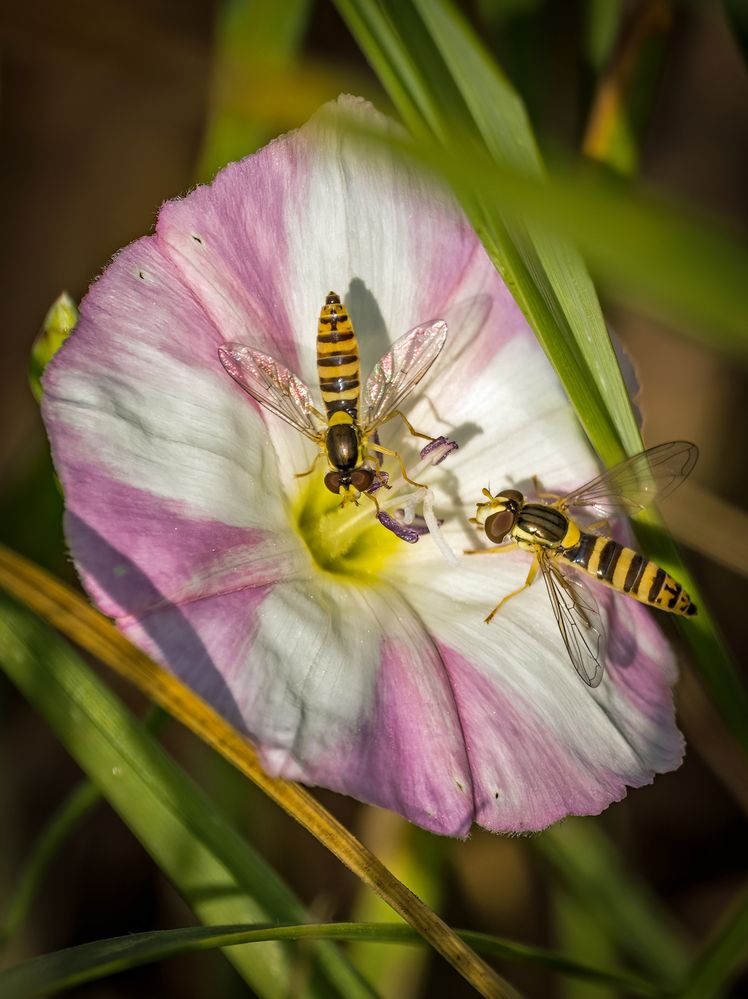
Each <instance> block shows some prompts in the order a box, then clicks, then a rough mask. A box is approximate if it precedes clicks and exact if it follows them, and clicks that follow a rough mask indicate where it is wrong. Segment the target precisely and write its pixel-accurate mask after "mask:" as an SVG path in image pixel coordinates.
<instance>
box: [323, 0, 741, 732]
mask: <svg viewBox="0 0 748 999" xmlns="http://www.w3.org/2000/svg"><path fill="white" fill-rule="evenodd" d="M337 3H338V7H339V8H340V10H341V12H342V13H343V14H344V15H345V16H346V17H348V18H349V23H350V25H351V27H352V29H353V30H354V33H358V37H359V41H360V42H361V44H362V45H364V46H365V50H366V53H367V55H369V57H370V59H371V61H372V62H373V64H375V65H377V63H378V62H382V61H386V59H387V52H388V50H389V49H390V48H392V47H393V46H395V45H396V44H399V45H400V47H401V48H400V52H401V53H402V52H405V53H407V54H408V57H409V60H410V61H409V64H408V69H409V77H408V78H410V77H413V78H416V79H418V80H419V84H420V87H421V89H422V90H425V91H426V92H428V91H429V87H430V85H431V83H432V80H434V81H435V82H434V83H433V87H434V91H433V92H434V94H440V95H444V94H445V90H446V88H447V83H445V77H449V78H450V79H452V78H453V82H454V88H453V89H454V92H453V93H452V94H451V96H444V97H443V99H442V101H441V105H440V106H442V107H445V108H448V109H455V108H459V103H460V101H461V100H462V97H463V96H464V98H465V100H464V104H465V106H466V107H468V108H469V110H468V112H466V115H467V120H466V121H464V122H463V121H459V120H458V119H457V118H455V119H453V120H452V122H451V134H450V140H449V141H448V142H447V143H445V142H443V141H441V140H440V136H439V135H434V134H433V133H434V130H433V129H430V128H429V126H428V123H427V122H426V121H425V120H424V119H420V120H417V121H416V123H415V125H414V124H413V120H414V118H415V119H417V118H418V102H417V101H411V102H406V103H405V104H404V105H403V106H402V107H401V108H400V111H401V113H402V114H403V117H404V118H405V120H406V123H407V124H408V126H409V127H410V128H411V131H413V133H414V135H415V139H414V141H412V142H408V141H406V140H404V139H403V140H399V139H398V138H397V137H393V136H391V135H389V136H382V135H381V134H379V135H378V136H373V138H378V141H379V142H380V143H381V142H386V143H387V144H388V145H389V146H390V147H392V148H400V149H401V151H402V152H403V153H404V154H406V155H408V154H410V155H411V156H412V157H413V158H415V159H416V160H417V161H418V162H420V163H421V165H422V166H424V167H426V168H429V169H431V170H432V171H434V172H437V173H438V174H439V175H441V176H442V177H444V178H445V179H446V180H447V181H448V183H449V184H450V185H451V186H452V188H453V189H454V191H455V193H456V194H457V196H458V197H459V198H460V199H461V201H462V203H463V206H464V207H465V209H466V211H467V212H468V214H469V216H470V218H471V219H472V221H473V223H474V225H475V226H476V229H477V231H478V234H479V235H480V237H481V239H482V240H483V242H484V245H485V246H486V250H487V252H488V253H489V255H490V256H491V258H492V260H493V261H494V263H495V264H496V267H497V269H498V270H499V271H500V273H501V274H502V276H503V277H504V279H505V280H506V282H507V284H508V286H509V288H510V290H511V291H512V293H513V295H514V296H515V298H516V300H517V303H518V305H519V306H520V307H521V308H522V309H523V311H524V312H525V315H526V316H527V317H528V320H529V322H530V324H531V325H532V327H533V329H534V330H535V332H536V334H537V336H538V339H539V341H540V343H541V344H542V345H543V347H544V349H545V351H546V353H547V355H548V357H549V358H550V360H551V362H552V363H553V365H554V367H555V368H556V371H557V372H558V374H559V377H560V378H561V381H562V382H563V385H564V388H565V389H566V391H567V394H568V395H569V399H570V401H571V402H572V404H573V406H574V408H575V410H576V412H577V415H578V416H579V419H580V421H581V423H582V425H583V426H584V428H585V430H586V432H587V435H588V437H589V439H590V441H591V442H592V444H593V445H594V447H595V448H596V450H597V451H598V453H599V454H600V456H601V457H602V458H603V460H604V461H605V463H606V464H608V465H610V464H612V463H614V462H615V461H617V460H619V459H620V458H621V457H622V445H623V447H624V448H625V449H626V450H627V451H628V452H629V453H633V452H634V451H638V450H641V449H642V443H641V438H640V436H639V432H638V429H637V426H636V423H635V419H634V415H633V411H632V409H631V404H630V401H629V399H628V395H627V392H626V388H625V386H624V384H623V379H622V376H621V372H620V368H619V367H618V362H617V361H616V359H615V357H614V355H613V351H612V347H611V344H610V341H609V339H608V336H607V333H606V332H605V329H604V324H603V321H602V317H601V314H600V309H599V305H598V302H597V298H596V296H595V293H594V289H593V288H592V285H591V282H590V279H589V276H588V275H587V274H586V271H585V270H584V268H583V267H582V265H581V262H580V260H579V257H578V255H577V253H576V251H574V250H572V249H570V248H569V246H568V244H567V242H566V237H567V236H568V235H571V236H572V237H574V238H576V240H577V242H578V244H579V245H580V246H581V247H582V249H583V250H585V252H586V254H587V256H588V258H589V259H590V260H591V262H593V263H594V266H595V268H596V270H597V272H598V274H605V276H606V277H608V278H614V279H615V280H616V281H617V282H618V284H619V286H620V287H622V289H623V290H626V291H629V292H634V291H638V292H639V293H640V294H642V295H643V297H645V298H646V297H647V296H649V300H650V301H651V302H652V303H653V304H654V305H655V306H656V307H659V308H665V309H669V310H670V311H671V313H672V312H673V311H675V313H676V314H681V313H682V315H683V317H684V319H686V318H688V319H690V320H691V321H695V322H696V323H697V324H698V323H699V322H702V323H703V324H704V326H708V328H709V329H710V330H711V337H712V342H713V343H714V342H717V343H719V344H720V345H722V346H725V347H729V348H730V349H732V350H734V351H736V352H742V353H743V354H748V336H747V335H746V332H745V325H744V322H743V317H744V316H745V315H746V313H747V312H748V282H746V280H745V274H746V273H748V254H747V253H746V252H745V251H744V250H742V249H740V248H739V247H738V246H737V245H736V244H734V243H732V242H731V241H730V240H729V239H728V238H727V237H726V236H724V235H723V234H721V233H719V232H718V231H716V230H715V229H714V228H713V227H710V226H706V225H704V224H703V223H699V222H698V221H696V220H694V219H692V218H690V217H688V216H683V215H682V214H681V213H678V212H675V211H669V212H668V211H667V210H662V211H661V212H659V213H658V212H657V211H653V210H652V207H653V206H652V205H651V203H650V202H649V201H648V200H647V199H646V198H636V199H634V198H632V197H630V195H629V193H628V192H626V193H623V194H622V193H621V188H620V185H619V186H618V187H614V186H613V185H612V183H611V182H610V180H607V179H606V178H603V177H601V176H600V175H599V174H596V175H593V174H586V175H582V176H578V175H576V174H574V175H571V174H570V175H569V176H568V177H567V178H566V179H564V175H563V172H559V171H556V174H555V176H554V180H553V182H550V181H548V180H546V179H545V178H544V176H543V171H542V167H541V165H540V161H539V157H538V154H537V149H536V145H535V141H534V138H533V136H532V133H531V131H530V128H529V124H528V122H527V118H526V115H525V113H524V109H523V107H522V104H521V102H520V100H519V98H518V97H517V95H516V94H515V93H514V92H513V91H512V90H511V88H510V86H509V84H508V83H507V82H506V80H505V79H504V77H503V75H502V74H501V72H500V71H499V70H498V68H497V67H496V66H495V65H494V64H493V63H492V61H491V59H490V57H489V56H488V54H487V53H486V52H485V51H484V49H483V48H482V47H481V46H480V45H479V44H478V43H477V41H476V39H475V38H474V37H473V36H472V35H471V33H470V30H469V28H468V27H467V25H466V24H465V22H464V21H463V20H462V18H461V17H460V16H459V15H458V14H457V13H456V12H455V11H454V10H453V8H452V7H451V6H450V5H449V4H448V3H447V2H446V0H404V2H403V3H402V4H401V5H397V4H395V3H394V0H392V2H390V0H379V3H377V4H367V3H364V0H337ZM416 8H418V11H417V12H416ZM364 11H365V14H366V17H367V18H368V21H367V27H368V30H367V32H366V33H364V32H360V31H359V30H358V29H359V27H360V22H361V20H362V19H363V16H364V15H363V12H364ZM417 13H420V15H421V16H422V19H423V20H422V21H421V22H420V24H421V34H422V35H428V34H429V31H430V32H431V33H432V34H433V37H434V38H435V39H436V40H437V42H438V46H437V45H433V46H432V51H431V52H430V53H429V54H428V55H427V57H421V59H420V61H418V59H417V57H418V55H419V53H422V52H423V50H424V48H425V47H426V41H424V39H423V38H421V39H420V40H419V42H418V45H417V46H416V45H413V47H410V42H411V40H412V39H411V35H413V34H414V33H415V31H416V29H415V27H414V22H415V19H416V17H417ZM374 27H376V29H377V31H378V32H379V34H378V35H376V34H375V33H374ZM401 35H402V37H401ZM379 36H384V37H386V38H387V48H384V47H383V46H381V45H379V44H378V38H379ZM372 39H373V41H372ZM406 43H407V44H406ZM370 48H373V52H370V51H369V50H370ZM401 75H402V76H403V78H405V74H404V73H403V74H401ZM437 78H438V79H437ZM382 82H383V83H385V85H387V80H386V79H385V78H384V77H382ZM391 96H392V97H393V100H395V101H396V102H397V94H396V93H394V92H393V93H392V94H391ZM452 113H454V114H457V113H458V112H456V111H453V112H452ZM442 126H443V130H444V131H447V132H449V131H450V129H449V127H448V123H447V122H446V120H445V121H443V122H442ZM359 128H360V126H359ZM369 134H370V135H373V133H372V132H370V133H369ZM559 178H560V179H559ZM655 207H656V206H655ZM660 207H661V206H660ZM611 234H615V238H613V237H612V235H611ZM694 246H699V254H698V255H696V254H694V253H693V247H694ZM717 338H719V339H717ZM674 436H676V435H675V434H674ZM645 524H646V525H647V526H646V528H644V525H643V528H644V529H645V530H646V533H644V534H643V536H644V538H645V540H646V541H647V544H648V547H647V546H645V553H646V554H647V555H649V556H650V557H651V558H654V559H655V560H656V561H658V562H659V563H660V564H661V565H662V566H663V568H664V569H666V570H667V571H668V572H670V573H672V575H673V576H675V578H677V579H679V580H680V581H681V582H682V583H683V584H684V585H685V586H686V588H687V589H688V590H689V592H690V593H691V596H692V597H693V598H694V600H695V602H696V603H697V604H698V605H699V606H700V608H701V611H702V612H701V614H700V617H699V618H698V619H697V620H696V621H695V622H688V623H687V624H684V625H683V627H682V630H683V634H684V637H685V638H686V640H687V641H688V642H689V644H690V645H691V648H692V649H693V650H694V652H695V654H696V656H697V658H698V661H699V665H700V669H701V672H702V675H703V676H704V679H705V681H706V683H707V685H708V688H709V690H710V693H711V694H712V696H713V697H714V698H715V701H716V703H717V704H718V705H719V707H720V710H721V711H722V713H723V715H724V717H725V718H726V720H727V721H728V722H729V724H730V726H731V728H732V729H733V731H734V732H735V734H736V735H737V736H738V738H739V739H740V740H741V742H742V744H743V746H744V748H746V749H747V750H748V692H746V689H745V688H744V686H743V685H742V683H741V682H740V680H739V679H738V676H737V674H736V671H735V669H734V667H733V665H732V663H731V662H730V659H729V657H728V656H727V654H726V653H725V651H724V649H723V648H722V645H721V642H720V639H719V637H718V634H717V632H716V631H715V628H714V625H713V622H712V620H711V618H710V616H709V614H708V612H707V610H706V607H705V605H704V601H703V599H702V598H701V596H700V594H699V591H698V588H697V587H696V586H695V584H694V582H693V580H692V579H691V578H690V575H689V574H688V573H687V572H686V571H685V569H684V568H683V566H682V564H681V563H680V559H679V558H678V555H677V552H676V550H675V548H674V546H673V545H672V542H670V541H668V539H667V538H666V536H665V534H664V532H663V530H662V528H661V526H660V525H659V524H658V523H657V521H656V518H655V516H654V515H653V514H649V515H648V516H647V518H645Z"/></svg>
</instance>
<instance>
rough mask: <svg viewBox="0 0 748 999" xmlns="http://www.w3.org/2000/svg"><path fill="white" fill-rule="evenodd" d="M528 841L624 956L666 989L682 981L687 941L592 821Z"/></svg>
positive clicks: (577, 821) (571, 823) (574, 822)
mask: <svg viewBox="0 0 748 999" xmlns="http://www.w3.org/2000/svg"><path fill="white" fill-rule="evenodd" d="M530 843H531V845H532V847H533V849H534V850H535V851H536V852H537V853H539V854H540V855H541V856H542V857H543V859H544V860H545V861H546V862H547V863H548V864H549V865H550V866H551V867H552V868H553V870H554V872H555V873H556V875H557V876H558V877H559V879H560V880H561V881H562V882H563V883H564V885H565V886H566V887H567V889H568V891H569V893H570V894H571V895H572V896H573V897H574V898H577V899H579V901H580V902H582V903H583V904H584V905H585V907H586V909H587V911H588V912H589V914H590V915H592V916H594V917H595V918H596V919H597V920H598V922H599V924H600V926H601V927H604V928H605V929H606V930H607V932H608V934H609V935H610V937H611V939H612V940H613V941H614V942H615V944H616V946H617V948H618V950H619V951H620V952H621V953H622V954H628V955H629V956H630V957H632V958H634V959H635V960H636V961H637V963H638V964H639V965H640V966H641V967H642V968H644V969H646V971H647V972H649V973H651V974H652V975H653V976H654V977H656V978H657V980H658V982H660V983H661V984H662V985H672V983H673V982H676V981H680V980H681V979H682V977H683V976H684V974H685V973H686V970H687V968H688V966H689V950H688V944H687V942H686V941H685V940H684V939H683V937H682V935H681V933H680V932H679V931H678V929H677V928H676V927H675V926H674V924H673V921H672V920H671V918H670V917H669V916H668V914H667V913H666V912H665V911H664V910H663V907H662V905H661V904H660V903H659V902H658V901H657V899H656V898H655V897H654V896H653V895H652V893H651V892H650V891H649V889H648V888H647V886H646V885H645V884H644V883H643V882H642V881H640V880H639V879H638V878H636V876H635V875H634V874H633V872H632V871H631V870H628V869H627V868H626V867H625V865H624V863H623V861H622V859H621V857H620V855H619V853H618V851H617V850H616V848H615V846H614V845H613V843H612V842H611V841H610V840H609V839H608V838H607V837H606V835H605V833H604V832H603V831H602V830H601V829H600V828H599V827H598V826H597V825H596V824H595V823H594V822H591V821H590V820H588V819H567V820H566V821H565V822H562V823H560V824H559V825H556V826H552V827H551V828H550V829H546V830H545V832H543V833H541V834H540V835H539V836H535V837H533V839H532V840H530Z"/></svg>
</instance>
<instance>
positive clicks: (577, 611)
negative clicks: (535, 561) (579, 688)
mask: <svg viewBox="0 0 748 999" xmlns="http://www.w3.org/2000/svg"><path fill="white" fill-rule="evenodd" d="M538 557H539V559H540V569H541V572H542V573H543V579H544V580H545V585H546V589H547V590H548V596H549V598H550V601H551V607H552V608H553V614H554V616H555V618H556V621H557V623H558V630H559V631H560V632H561V637H562V638H563V640H564V645H565V646H566V651H567V652H568V653H569V658H570V659H571V661H572V663H573V664H574V669H575V670H576V671H577V673H578V674H579V675H580V677H581V678H582V679H583V680H584V682H585V683H586V684H587V685H588V686H589V687H597V685H598V684H599V683H600V681H601V680H602V678H603V673H604V671H605V646H606V636H605V626H604V625H603V621H602V618H601V617H600V611H599V610H598V607H597V601H596V600H595V598H594V596H593V595H592V593H591V591H590V587H589V586H588V585H587V583H586V581H585V580H583V579H582V578H581V577H579V576H576V575H575V576H574V577H573V578H572V576H571V574H569V575H567V574H566V573H565V572H564V571H563V570H562V569H561V567H560V566H559V565H558V563H557V561H556V559H555V558H554V557H553V556H551V555H547V554H545V553H543V552H541V553H540V554H539V556H538Z"/></svg>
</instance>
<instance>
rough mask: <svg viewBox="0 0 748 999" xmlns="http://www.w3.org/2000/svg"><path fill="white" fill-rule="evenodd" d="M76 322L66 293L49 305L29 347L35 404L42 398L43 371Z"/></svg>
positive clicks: (74, 313) (73, 308) (75, 309)
mask: <svg viewBox="0 0 748 999" xmlns="http://www.w3.org/2000/svg"><path fill="white" fill-rule="evenodd" d="M77 322H78V309H77V308H76V305H75V302H74V301H73V300H72V298H71V297H70V295H68V293H67V292H66V291H63V293H62V294H61V295H60V296H59V298H56V299H55V301H54V302H53V303H52V305H50V307H49V311H48V312H47V315H46V316H45V317H44V322H43V323H42V328H41V330H40V331H39V335H38V336H37V338H36V340H34V342H33V344H32V345H31V355H30V357H29V384H30V385H31V391H32V392H33V394H34V398H35V399H36V401H37V402H39V400H40V399H41V397H42V381H41V379H42V375H43V374H44V369H45V368H46V366H47V365H48V364H49V362H50V361H51V360H52V358H53V357H54V356H55V354H56V353H57V351H58V350H59V349H60V347H61V346H62V345H63V343H65V341H66V340H67V338H68V337H69V336H70V334H71V333H72V332H73V329H74V327H75V324H76V323H77Z"/></svg>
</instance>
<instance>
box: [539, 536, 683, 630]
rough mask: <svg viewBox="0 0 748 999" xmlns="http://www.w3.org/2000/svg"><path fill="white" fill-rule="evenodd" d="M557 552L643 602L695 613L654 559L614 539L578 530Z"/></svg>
mask: <svg viewBox="0 0 748 999" xmlns="http://www.w3.org/2000/svg"><path fill="white" fill-rule="evenodd" d="M559 554H560V555H561V557H562V558H564V559H566V560H567V561H568V562H571V564H572V565H575V566H577V567H578V568H579V569H583V570H584V571H585V572H587V573H589V574H590V576H594V577H595V579H599V580H600V582H601V583H606V584H607V585H608V586H612V587H613V589H614V590H619V591H620V592H621V593H627V594H628V595H629V596H630V597H634V599H635V600H640V601H641V602H642V603H643V604H651V605H652V606H653V607H658V608H659V609H660V610H664V611H671V612H672V613H673V614H683V615H685V616H686V617H693V615H694V614H695V613H696V605H695V604H694V603H692V602H691V598H690V597H689V595H688V594H687V593H686V591H685V590H684V589H683V587H682V586H681V585H680V583H677V582H676V581H675V580H674V579H673V577H672V576H669V575H668V574H667V573H666V572H665V570H664V569H661V568H660V567H659V566H658V565H655V563H654V562H650V560H649V559H647V558H644V556H643V555H639V554H638V553H637V552H635V551H633V549H631V548H626V547H625V546H624V545H619V544H618V542H617V541H613V540H611V539H610V538H603V537H598V535H596V534H585V533H584V532H582V536H581V537H580V539H579V541H578V542H577V544H575V545H574V546H573V548H564V549H562V550H561V551H560V552H559Z"/></svg>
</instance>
